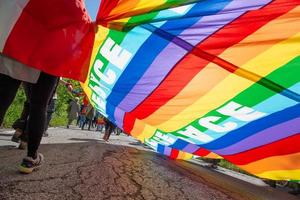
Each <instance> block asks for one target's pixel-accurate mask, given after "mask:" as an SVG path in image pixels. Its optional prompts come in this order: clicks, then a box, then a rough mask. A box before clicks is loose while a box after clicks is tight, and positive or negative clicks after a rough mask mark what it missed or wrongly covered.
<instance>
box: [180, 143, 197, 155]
mask: <svg viewBox="0 0 300 200" xmlns="http://www.w3.org/2000/svg"><path fill="white" fill-rule="evenodd" d="M198 149H199V146H197V145H195V144H188V145H187V146H186V147H184V148H183V149H182V151H184V152H187V153H191V154H193V153H195V151H197V150H198Z"/></svg>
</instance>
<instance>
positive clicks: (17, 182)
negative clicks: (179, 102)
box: [0, 128, 297, 200]
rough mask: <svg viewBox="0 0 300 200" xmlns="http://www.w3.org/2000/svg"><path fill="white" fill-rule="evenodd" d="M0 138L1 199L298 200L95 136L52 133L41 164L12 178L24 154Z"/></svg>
mask: <svg viewBox="0 0 300 200" xmlns="http://www.w3.org/2000/svg"><path fill="white" fill-rule="evenodd" d="M10 137H11V132H5V133H3V132H1V133H0V141H1V142H0V199H1V200H6V199H26V200H27V199H28V200H30V199H43V200H44V199H46V200H48V199H49V200H50V199H51V200H56V199H57V200H61V199H72V200H73V199H74V200H76V199H78V200H79V199H84V200H88V199H141V200H142V199H146V200H152V199H153V200H155V199H167V200H169V199H176V200H181V199H182V200H184V199H191V200H194V199H201V200H202V199H203V200H214V199H215V200H223V199H224V200H225V199H226V200H230V199H236V200H241V199H285V200H289V199H291V200H292V199H297V198H295V197H294V196H292V195H289V194H287V193H284V192H282V191H278V190H275V189H273V188H270V187H267V186H257V185H254V184H250V183H247V182H245V181H242V180H238V179H236V178H232V177H230V176H228V175H226V174H221V173H218V172H216V171H213V170H210V169H207V168H205V167H202V166H199V165H197V164H193V163H188V162H184V161H172V160H168V159H167V158H165V157H163V156H160V155H158V154H156V153H154V152H152V151H149V150H148V149H146V148H144V147H143V146H141V145H138V143H136V141H135V140H134V139H132V138H130V137H127V136H113V137H112V139H111V141H110V142H109V143H105V142H103V141H102V140H101V139H100V135H99V133H97V134H96V133H95V132H88V131H81V130H76V129H61V128H60V129H51V130H50V136H49V137H47V138H43V144H42V145H41V147H40V152H42V153H43V154H44V155H45V158H46V160H45V161H46V162H45V164H44V165H43V166H42V168H41V169H40V170H38V171H36V172H35V173H33V174H30V175H23V174H19V173H18V172H17V166H18V164H19V163H20V161H21V159H22V157H23V156H24V154H25V152H24V151H22V150H18V149H16V148H15V147H13V145H14V144H13V143H11V142H10V141H9V139H10Z"/></svg>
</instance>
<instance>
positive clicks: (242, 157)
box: [223, 133, 300, 165]
mask: <svg viewBox="0 0 300 200" xmlns="http://www.w3.org/2000/svg"><path fill="white" fill-rule="evenodd" d="M299 143H300V133H299V134H296V135H293V136H290V137H288V138H284V139H282V140H279V141H276V142H273V143H270V144H268V145H264V146H261V147H257V148H255V149H251V150H248V151H245V152H242V153H238V154H233V155H229V156H223V157H224V158H225V159H226V160H228V161H230V162H232V163H234V164H236V165H245V164H248V163H251V162H255V161H257V160H261V159H264V158H267V157H271V156H280V155H288V154H293V153H297V152H300V145H299Z"/></svg>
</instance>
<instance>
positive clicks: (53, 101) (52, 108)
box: [45, 98, 56, 131]
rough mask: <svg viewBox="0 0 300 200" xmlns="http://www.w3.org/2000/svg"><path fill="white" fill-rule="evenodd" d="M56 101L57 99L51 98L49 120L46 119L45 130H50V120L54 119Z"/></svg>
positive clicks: (48, 112)
mask: <svg viewBox="0 0 300 200" xmlns="http://www.w3.org/2000/svg"><path fill="white" fill-rule="evenodd" d="M55 102H56V99H53V98H51V99H50V103H49V104H48V109H47V120H46V125H45V130H46V131H47V130H48V127H49V124H50V121H51V119H52V115H53V113H54V112H55Z"/></svg>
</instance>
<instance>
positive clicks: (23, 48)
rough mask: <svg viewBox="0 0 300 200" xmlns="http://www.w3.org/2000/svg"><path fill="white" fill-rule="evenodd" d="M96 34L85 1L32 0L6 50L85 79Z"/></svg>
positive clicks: (51, 69) (40, 65)
mask: <svg viewBox="0 0 300 200" xmlns="http://www.w3.org/2000/svg"><path fill="white" fill-rule="evenodd" d="M94 36H95V34H94V28H93V25H92V23H91V20H90V17H89V16H88V14H87V12H86V10H85V8H84V4H83V0H76V1H70V0H51V1H41V0H30V1H29V3H28V4H27V5H26V7H25V8H24V10H23V12H22V14H21V15H20V17H19V19H18V21H17V23H16V24H15V26H14V28H13V29H12V31H11V33H10V35H9V37H8V39H7V41H6V44H5V46H4V50H3V53H4V54H6V55H7V56H10V57H12V58H14V59H16V60H18V61H20V62H22V63H24V64H27V65H29V66H32V67H34V68H37V69H40V70H41V71H44V72H46V73H49V74H52V75H56V76H63V77H67V78H71V79H76V80H80V81H84V80H85V79H86V76H87V73H88V68H89V61H90V56H91V51H92V48H93V41H94Z"/></svg>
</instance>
